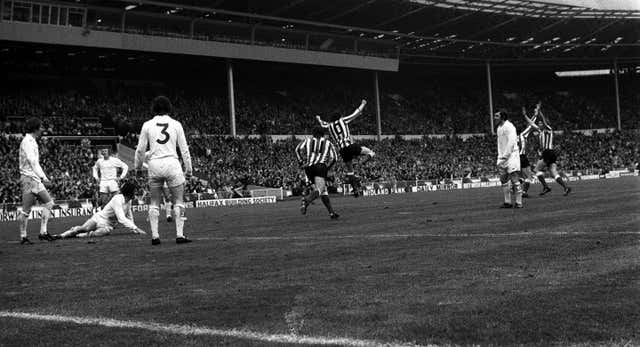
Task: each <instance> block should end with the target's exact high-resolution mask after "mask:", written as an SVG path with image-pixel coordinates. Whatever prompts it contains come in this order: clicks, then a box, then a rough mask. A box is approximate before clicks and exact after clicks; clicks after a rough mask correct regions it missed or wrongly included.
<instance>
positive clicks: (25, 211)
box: [18, 209, 31, 218]
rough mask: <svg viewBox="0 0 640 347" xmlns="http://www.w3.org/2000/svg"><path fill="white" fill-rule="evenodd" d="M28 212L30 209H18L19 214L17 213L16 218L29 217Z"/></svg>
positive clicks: (29, 212)
mask: <svg viewBox="0 0 640 347" xmlns="http://www.w3.org/2000/svg"><path fill="white" fill-rule="evenodd" d="M30 214H31V209H28V210H22V211H20V214H19V215H18V218H29V215H30Z"/></svg>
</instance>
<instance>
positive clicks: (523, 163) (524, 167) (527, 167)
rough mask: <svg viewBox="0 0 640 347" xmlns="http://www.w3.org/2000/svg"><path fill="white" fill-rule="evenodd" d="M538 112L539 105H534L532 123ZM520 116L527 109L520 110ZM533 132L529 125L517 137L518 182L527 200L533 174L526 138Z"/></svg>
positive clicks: (524, 113)
mask: <svg viewBox="0 0 640 347" xmlns="http://www.w3.org/2000/svg"><path fill="white" fill-rule="evenodd" d="M538 112H540V103H538V104H537V105H536V109H535V111H534V114H533V118H531V120H533V121H534V122H535V121H536V119H537V118H538ZM522 114H523V115H524V116H525V117H526V116H527V109H526V108H524V107H523V108H522ZM532 132H533V127H531V125H529V126H527V127H526V128H525V129H524V131H523V132H521V133H520V135H519V136H518V141H519V142H518V147H519V148H520V174H521V178H520V182H521V183H522V197H523V198H528V197H529V194H528V193H527V192H528V191H529V186H530V185H531V181H532V180H533V172H531V164H530V163H529V158H528V157H527V137H529V135H530V134H531V133H532Z"/></svg>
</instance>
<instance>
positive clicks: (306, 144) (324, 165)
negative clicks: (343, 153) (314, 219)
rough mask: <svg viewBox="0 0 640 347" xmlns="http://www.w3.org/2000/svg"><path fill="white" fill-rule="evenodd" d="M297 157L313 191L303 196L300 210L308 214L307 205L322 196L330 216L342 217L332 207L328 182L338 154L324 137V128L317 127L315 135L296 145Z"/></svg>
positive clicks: (333, 217) (334, 217)
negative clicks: (330, 170) (329, 173)
mask: <svg viewBox="0 0 640 347" xmlns="http://www.w3.org/2000/svg"><path fill="white" fill-rule="evenodd" d="M296 157H297V158H298V164H300V168H302V170H304V173H305V175H306V177H307V179H308V180H309V181H310V182H311V191H310V192H309V193H308V194H307V195H306V196H303V197H302V205H301V206H300V212H302V214H306V213H307V207H309V205H310V204H311V203H312V202H313V201H314V200H315V199H316V198H318V196H320V199H321V200H322V203H323V204H324V206H325V207H326V208H327V211H328V212H329V217H330V218H331V219H337V218H338V217H340V216H339V215H338V214H337V213H336V212H335V211H334V210H333V207H331V201H330V200H329V191H328V190H327V182H326V181H327V176H328V172H329V169H330V168H331V167H332V166H333V165H334V164H335V163H336V159H337V157H338V155H337V154H336V149H335V148H334V147H333V144H332V143H331V142H330V141H329V140H327V139H326V138H325V137H324V130H323V129H322V128H315V129H314V130H313V137H311V138H306V139H304V140H303V141H302V142H300V144H299V145H298V146H297V147H296Z"/></svg>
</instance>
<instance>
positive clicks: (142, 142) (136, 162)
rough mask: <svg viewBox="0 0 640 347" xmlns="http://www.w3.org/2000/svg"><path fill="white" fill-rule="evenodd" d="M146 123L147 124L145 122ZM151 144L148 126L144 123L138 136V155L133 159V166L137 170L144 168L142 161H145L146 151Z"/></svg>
mask: <svg viewBox="0 0 640 347" xmlns="http://www.w3.org/2000/svg"><path fill="white" fill-rule="evenodd" d="M145 125H146V124H145ZM148 145H149V135H147V128H146V127H145V126H144V125H143V126H142V131H141V132H140V137H138V147H136V155H135V157H134V159H133V168H134V169H135V170H141V169H142V163H144V161H145V152H146V151H147V146H148Z"/></svg>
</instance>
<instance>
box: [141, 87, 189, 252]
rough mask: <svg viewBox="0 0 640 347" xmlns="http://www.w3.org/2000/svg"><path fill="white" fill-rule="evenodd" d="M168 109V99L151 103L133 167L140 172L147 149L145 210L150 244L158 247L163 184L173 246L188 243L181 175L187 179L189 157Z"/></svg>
mask: <svg viewBox="0 0 640 347" xmlns="http://www.w3.org/2000/svg"><path fill="white" fill-rule="evenodd" d="M171 110H172V106H171V102H170V101H169V99H167V98H166V97H164V96H158V97H156V98H155V99H154V100H153V103H152V105H151V112H152V113H153V114H154V115H155V117H153V119H151V120H149V121H147V122H145V123H144V125H143V126H142V131H141V132H140V137H139V138H138V146H137V148H136V155H135V160H134V166H135V169H136V170H140V169H142V164H143V163H144V160H145V152H146V151H147V148H149V162H148V165H149V169H148V173H149V188H150V191H151V204H150V206H149V223H150V224H151V244H152V245H159V244H160V235H159V233H158V217H159V216H160V200H161V199H162V186H163V184H164V183H165V182H166V183H167V186H168V187H169V190H170V192H171V199H172V203H173V214H174V217H175V223H176V243H178V244H180V243H187V242H191V240H189V239H188V238H186V237H185V236H184V233H183V229H184V220H185V218H184V209H185V207H184V203H183V197H184V183H185V181H186V180H185V175H186V176H187V177H190V176H191V173H192V171H193V169H192V166H191V154H190V153H189V147H188V145H187V139H186V136H185V134H184V129H183V128H182V124H180V122H178V121H177V120H175V119H173V118H171V117H170V116H169V114H170V113H171ZM177 147H179V148H180V153H181V155H182V161H183V162H184V172H183V171H182V167H181V165H180V161H179V160H178V152H177Z"/></svg>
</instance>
